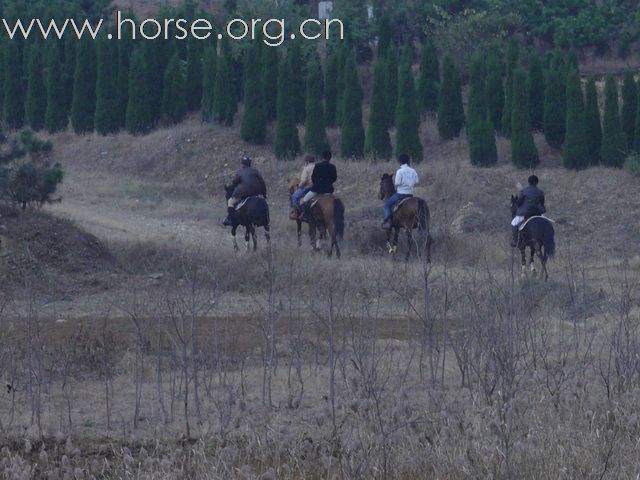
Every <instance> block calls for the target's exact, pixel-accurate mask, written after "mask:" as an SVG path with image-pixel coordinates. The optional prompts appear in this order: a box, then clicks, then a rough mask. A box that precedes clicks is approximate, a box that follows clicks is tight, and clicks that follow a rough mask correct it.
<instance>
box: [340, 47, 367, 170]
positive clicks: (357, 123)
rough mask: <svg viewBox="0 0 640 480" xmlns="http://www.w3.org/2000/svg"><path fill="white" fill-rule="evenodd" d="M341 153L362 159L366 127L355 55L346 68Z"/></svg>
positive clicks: (349, 59)
mask: <svg viewBox="0 0 640 480" xmlns="http://www.w3.org/2000/svg"><path fill="white" fill-rule="evenodd" d="M342 103H343V105H342V112H343V113H342V125H341V127H342V128H341V143H340V152H341V154H342V157H343V158H353V159H357V158H362V156H363V155H364V127H363V126H362V88H361V87H360V81H359V80H358V70H357V68H356V59H355V55H353V54H352V55H349V58H348V59H347V63H346V64H345V67H344V93H343V95H342Z"/></svg>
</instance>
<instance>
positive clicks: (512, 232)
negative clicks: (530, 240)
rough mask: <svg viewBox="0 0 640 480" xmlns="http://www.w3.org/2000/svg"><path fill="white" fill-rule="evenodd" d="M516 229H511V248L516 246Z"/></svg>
mask: <svg viewBox="0 0 640 480" xmlns="http://www.w3.org/2000/svg"><path fill="white" fill-rule="evenodd" d="M518 234H519V232H518V227H514V226H512V227H511V246H512V247H514V248H515V247H517V246H518Z"/></svg>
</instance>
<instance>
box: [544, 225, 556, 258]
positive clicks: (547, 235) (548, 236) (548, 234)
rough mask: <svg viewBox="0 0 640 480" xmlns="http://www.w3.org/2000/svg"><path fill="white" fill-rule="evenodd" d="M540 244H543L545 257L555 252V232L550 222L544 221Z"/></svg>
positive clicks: (551, 255)
mask: <svg viewBox="0 0 640 480" xmlns="http://www.w3.org/2000/svg"><path fill="white" fill-rule="evenodd" d="M542 244H543V245H544V253H545V255H546V256H547V257H553V256H554V255H555V254H556V240H555V232H554V231H553V225H551V222H548V221H547V222H545V227H544V235H543V237H542Z"/></svg>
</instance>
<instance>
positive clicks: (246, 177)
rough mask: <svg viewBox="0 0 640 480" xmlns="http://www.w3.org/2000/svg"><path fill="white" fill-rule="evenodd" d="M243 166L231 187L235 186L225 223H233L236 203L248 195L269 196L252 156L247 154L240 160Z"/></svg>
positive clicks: (227, 224) (228, 204)
mask: <svg viewBox="0 0 640 480" xmlns="http://www.w3.org/2000/svg"><path fill="white" fill-rule="evenodd" d="M240 162H241V164H242V168H241V169H240V170H239V171H238V173H237V174H236V176H235V178H234V179H233V182H231V187H233V194H232V195H231V198H229V201H228V202H227V207H228V214H227V218H226V219H225V220H224V222H222V224H223V225H226V226H231V225H233V216H234V213H235V210H236V205H238V203H240V202H241V201H242V200H244V199H245V198H247V197H253V196H256V195H262V196H263V197H265V198H266V197H267V185H266V184H265V182H264V179H263V178H262V175H260V172H258V170H257V169H255V168H253V167H252V166H251V158H250V157H248V156H247V155H245V156H243V157H242V160H241V161H240Z"/></svg>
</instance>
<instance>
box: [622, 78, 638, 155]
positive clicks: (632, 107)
mask: <svg viewBox="0 0 640 480" xmlns="http://www.w3.org/2000/svg"><path fill="white" fill-rule="evenodd" d="M637 110H638V89H637V87H636V81H635V79H634V78H633V73H631V71H630V70H627V71H625V72H624V80H623V81H622V114H621V119H620V120H621V121H622V129H623V130H624V134H625V138H626V140H627V151H631V150H633V147H634V144H635V134H636V113H637Z"/></svg>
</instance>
